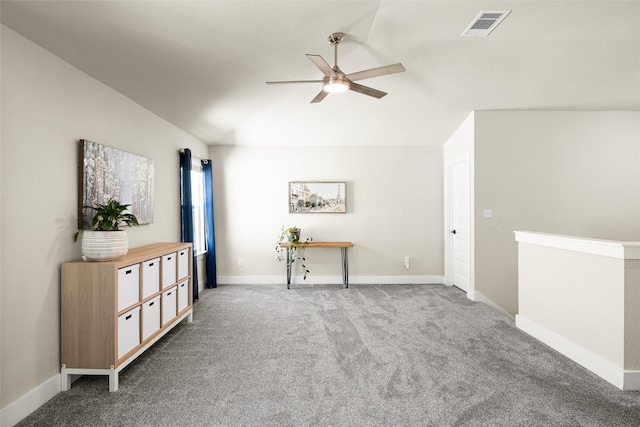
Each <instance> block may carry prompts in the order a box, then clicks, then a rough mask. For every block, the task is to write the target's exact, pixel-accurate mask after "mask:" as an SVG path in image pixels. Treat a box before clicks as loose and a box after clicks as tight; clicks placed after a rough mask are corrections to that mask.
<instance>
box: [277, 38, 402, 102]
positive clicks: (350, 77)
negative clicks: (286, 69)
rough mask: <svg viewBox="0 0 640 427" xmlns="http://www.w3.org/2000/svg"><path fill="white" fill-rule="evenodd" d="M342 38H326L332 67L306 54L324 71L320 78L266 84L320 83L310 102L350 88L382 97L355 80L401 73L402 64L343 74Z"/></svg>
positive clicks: (377, 91) (383, 94)
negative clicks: (340, 57)
mask: <svg viewBox="0 0 640 427" xmlns="http://www.w3.org/2000/svg"><path fill="white" fill-rule="evenodd" d="M343 38H344V33H333V34H331V35H330V36H329V37H328V39H329V43H331V44H332V45H333V46H334V63H335V65H334V66H333V68H331V66H330V65H329V64H327V61H325V60H324V59H323V58H322V56H320V55H311V54H307V58H309V60H310V61H311V62H313V64H314V65H315V66H316V67H318V68H319V69H320V71H322V72H323V73H324V77H323V78H322V80H289V81H279V82H267V84H268V85H274V84H291V83H322V90H321V91H320V93H319V94H317V95H316V97H315V98H313V99H312V100H311V103H312V104H313V103H315V102H320V101H322V100H323V99H324V98H325V97H326V96H327V95H329V93H332V92H334V93H335V92H345V91H347V90H352V91H354V92H358V93H362V94H364V95H369V96H373V97H374V98H378V99H380V98H382V97H383V96H385V95H386V94H387V93H386V92H382V91H381V90H377V89H373V88H370V87H368V86H363V85H361V84H358V83H355V81H356V80H364V79H370V78H372V77H378V76H383V75H385V74H393V73H401V72H403V71H405V69H404V67H403V66H402V64H400V63H397V64H392V65H385V66H384V67H377V68H370V69H368V70H363V71H358V72H355V73H351V74H345V73H344V72H342V70H341V69H340V68H339V67H338V45H339V44H340V42H341V41H342V39H343Z"/></svg>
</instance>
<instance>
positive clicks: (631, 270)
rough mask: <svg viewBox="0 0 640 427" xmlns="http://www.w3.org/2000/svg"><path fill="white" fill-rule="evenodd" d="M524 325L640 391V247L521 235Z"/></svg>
mask: <svg viewBox="0 0 640 427" xmlns="http://www.w3.org/2000/svg"><path fill="white" fill-rule="evenodd" d="M515 235H516V236H515V237H516V240H517V241H518V292H519V296H518V302H519V306H518V315H517V316H516V325H517V326H518V327H519V328H521V329H523V330H524V331H525V332H528V333H529V334H531V335H533V336H534V337H536V338H538V339H539V340H541V341H542V342H544V343H546V344H548V345H549V346H551V347H552V348H554V349H556V350H558V351H559V352H560V353H562V354H564V355H565V356H567V357H569V358H571V359H573V360H574V361H576V362H577V363H580V364H581V365H583V366H584V367H585V368H587V369H590V370H591V371H593V372H594V373H596V374H597V375H599V376H601V377H602V378H604V379H606V380H607V381H609V382H611V383H612V384H614V385H615V386H616V387H619V388H621V389H624V390H640V370H639V368H640V351H638V350H640V286H638V285H640V274H639V273H640V242H617V241H609V240H595V239H584V238H577V237H573V236H558V235H553V234H540V233H529V232H522V231H517V232H516V233H515Z"/></svg>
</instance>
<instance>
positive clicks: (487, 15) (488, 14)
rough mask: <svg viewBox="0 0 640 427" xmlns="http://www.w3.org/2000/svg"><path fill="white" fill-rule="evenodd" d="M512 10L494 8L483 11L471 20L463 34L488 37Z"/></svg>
mask: <svg viewBox="0 0 640 427" xmlns="http://www.w3.org/2000/svg"><path fill="white" fill-rule="evenodd" d="M509 12H511V11H510V10H492V11H482V12H480V14H479V15H478V16H476V18H475V19H474V20H473V22H471V24H470V25H469V26H468V27H467V29H466V30H464V32H463V33H462V35H463V36H477V37H486V36H488V35H489V33H490V32H491V31H493V29H494V28H496V27H497V26H498V24H499V23H501V22H502V20H503V19H504V18H506V17H507V15H508V14H509Z"/></svg>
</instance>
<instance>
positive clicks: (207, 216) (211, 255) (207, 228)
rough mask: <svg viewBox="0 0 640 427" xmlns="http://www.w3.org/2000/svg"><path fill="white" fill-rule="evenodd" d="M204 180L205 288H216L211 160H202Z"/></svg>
mask: <svg viewBox="0 0 640 427" xmlns="http://www.w3.org/2000/svg"><path fill="white" fill-rule="evenodd" d="M202 177H203V179H204V232H205V235H206V238H207V288H216V287H218V281H217V274H216V233H215V228H214V226H213V224H214V222H213V168H212V167H211V160H202Z"/></svg>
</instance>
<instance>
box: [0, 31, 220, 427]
mask: <svg viewBox="0 0 640 427" xmlns="http://www.w3.org/2000/svg"><path fill="white" fill-rule="evenodd" d="M1 71H2V81H1V84H2V86H1V90H2V96H1V98H2V105H1V107H2V111H1V114H2V115H1V120H2V170H1V184H2V207H1V211H0V213H1V216H2V229H1V235H2V257H1V265H2V270H1V275H2V276H1V278H2V281H1V288H0V290H1V295H2V296H1V304H2V306H1V308H2V310H1V320H2V324H1V332H2V336H1V338H2V341H1V342H2V350H1V357H2V361H1V369H0V372H1V375H2V389H1V407H2V408H3V422H5V421H6V420H5V414H6V413H7V411H5V409H7V406H8V405H10V404H12V403H13V402H15V401H17V400H18V399H20V398H21V397H23V396H24V395H25V394H26V393H28V392H30V391H32V390H34V389H36V388H37V387H39V386H41V385H42V384H44V383H48V384H55V378H56V376H57V375H58V374H59V372H60V356H59V354H60V334H59V316H60V304H59V298H60V292H59V289H60V265H61V263H63V262H65V261H70V260H73V259H77V258H79V257H80V244H79V242H78V243H74V242H73V240H72V235H73V232H74V231H75V224H76V216H75V215H76V209H77V191H78V176H77V175H78V173H77V165H78V158H77V151H78V150H77V147H78V139H81V138H86V139H90V140H93V141H95V142H98V143H101V144H105V145H109V146H112V147H116V148H119V149H123V150H126V151H130V152H132V153H135V154H139V155H142V156H145V157H149V158H151V159H153V160H154V162H155V178H156V181H155V220H154V223H153V224H150V225H145V226H140V227H137V228H133V229H131V230H130V231H129V240H130V245H131V246H140V245H143V244H147V243H152V242H156V241H178V240H179V238H180V225H179V213H180V209H179V184H178V173H179V172H178V153H177V151H178V149H179V148H181V147H187V148H191V149H192V150H193V152H194V154H195V155H197V156H200V157H206V154H207V147H206V146H205V145H204V144H202V143H201V142H199V141H197V140H196V139H194V138H192V137H190V136H189V135H187V134H185V133H184V132H182V131H180V130H178V129H177V128H175V127H174V126H173V125H171V124H169V123H167V122H165V121H164V120H162V119H160V118H159V117H157V116H155V115H154V114H152V113H150V112H149V111H147V110H145V109H143V108H142V107H140V106H139V105H138V104H136V103H134V102H133V101H131V100H130V99H127V98H125V97H124V96H122V95H120V94H119V93H117V92H115V91H113V90H112V89H110V88H108V87H106V86H105V85H103V84H102V83H100V82H98V81H96V80H94V79H92V78H90V77H88V76H87V75H85V74H83V73H81V72H80V71H78V70H77V69H76V68H73V67H71V66H70V65H68V64H67V63H65V62H63V61H62V60H60V59H59V58H57V57H55V56H53V55H51V54H49V53H48V52H46V51H44V50H43V49H41V48H40V47H37V46H36V45H34V44H32V43H31V42H29V41H28V40H26V39H24V38H23V37H21V36H19V35H17V34H16V33H15V32H13V31H12V30H9V29H8V28H6V27H5V26H2V70H1ZM58 384H59V383H58ZM105 387H106V384H105ZM54 388H55V387H54ZM14 412H15V411H14Z"/></svg>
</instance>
